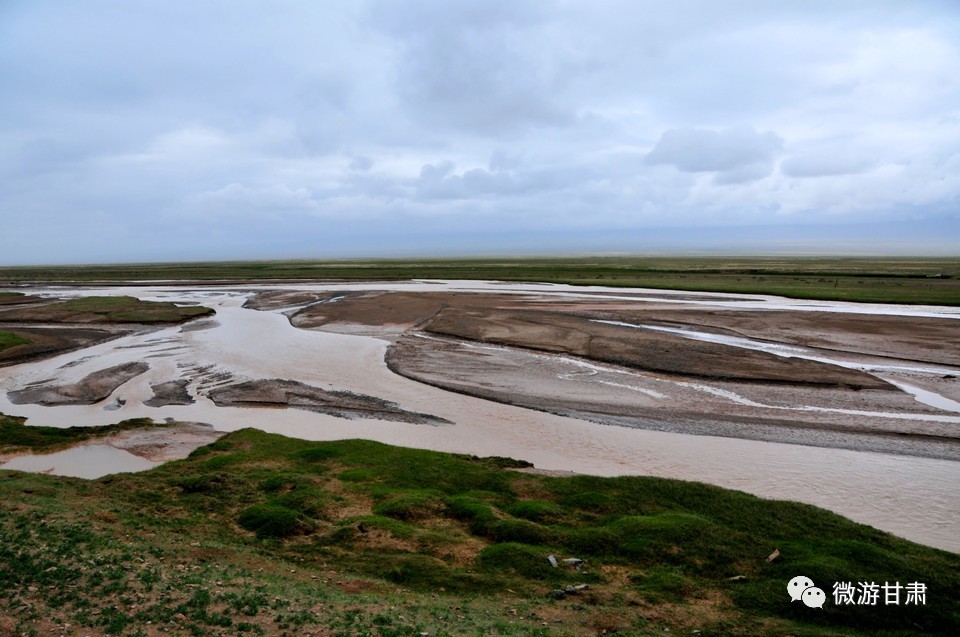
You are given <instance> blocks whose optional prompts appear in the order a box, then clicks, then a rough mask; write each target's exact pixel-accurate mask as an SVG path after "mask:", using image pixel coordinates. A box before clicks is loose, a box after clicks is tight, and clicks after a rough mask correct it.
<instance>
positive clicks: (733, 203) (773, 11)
mask: <svg viewBox="0 0 960 637" xmlns="http://www.w3.org/2000/svg"><path fill="white" fill-rule="evenodd" d="M709 252H741V253H754V254H820V253H824V254H826V253H830V254H914V255H958V254H960V2H957V1H956V0H942V1H940V0H910V1H904V0H867V1H860V0H844V1H843V2H837V1H836V0H827V1H821V0H795V1H785V2H770V1H769V0H724V1H723V2H717V1H716V0H671V1H670V2H661V1H656V2H653V1H643V0H593V1H590V2H587V1H586V0H581V1H568V0H556V1H552V0H537V1H525V0H504V1H500V0H456V1H451V0H410V1H404V2H400V1H398V0H369V1H359V0H358V1H356V2H342V1H337V2H332V1H330V2H327V1H308V0H302V1H287V0H277V1H274V2H262V1H257V2H254V1H248V0H229V1H228V0H209V1H198V2H169V0H128V1H115V0H90V1H89V2H74V1H72V0H44V1H42V2H35V1H25V0H24V1H21V0H2V1H0V264H6V265H17V264H46V263H100V262H148V261H178V260H191V261H198V260H224V259H286V258H291V259H292V258H316V259H324V258H366V257H392V256H401V257H402V256H454V255H496V254H556V253H562V254H619V253H636V254H656V253H709Z"/></svg>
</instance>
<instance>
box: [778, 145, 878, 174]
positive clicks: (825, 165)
mask: <svg viewBox="0 0 960 637" xmlns="http://www.w3.org/2000/svg"><path fill="white" fill-rule="evenodd" d="M873 163H874V160H873V159H871V158H869V157H865V156H861V155H858V154H857V153H850V152H848V151H844V150H842V149H837V148H823V149H820V150H819V151H817V152H806V153H801V154H798V155H793V156H790V157H788V158H787V159H785V160H783V162H781V163H780V172H782V173H783V174H784V175H786V176H788V177H828V176H835V175H856V174H858V173H862V172H863V171H865V170H868V169H869V168H870V167H871V166H872V165H873Z"/></svg>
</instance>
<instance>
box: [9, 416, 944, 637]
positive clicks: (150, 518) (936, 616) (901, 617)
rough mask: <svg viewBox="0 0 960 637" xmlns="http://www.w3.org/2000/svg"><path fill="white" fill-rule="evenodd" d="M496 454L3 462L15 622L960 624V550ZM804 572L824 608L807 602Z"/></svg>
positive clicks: (334, 453) (371, 448) (347, 630)
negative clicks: (45, 467) (864, 587)
mask: <svg viewBox="0 0 960 637" xmlns="http://www.w3.org/2000/svg"><path fill="white" fill-rule="evenodd" d="M21 426H22V425H21ZM213 461H217V462H214V463H213V465H211V463H212V462H213ZM496 464H497V462H495V461H493V462H487V461H485V460H484V459H477V458H470V457H467V456H457V455H450V454H442V453H436V452H429V451H420V450H414V449H404V448H398V447H391V446H387V445H383V444H379V443H375V442H368V441H358V440H348V441H338V442H330V443H317V442H304V441H299V440H293V439H290V438H285V437H282V436H278V435H271V434H265V433H263V432H260V431H256V430H243V431H238V432H234V433H231V434H228V435H227V436H225V437H224V438H222V439H221V440H219V441H217V442H216V443H214V444H213V445H208V446H207V447H204V448H202V450H198V452H195V453H194V454H192V455H191V457H189V458H187V459H185V460H182V461H177V462H172V463H168V464H165V465H162V466H160V467H157V468H155V469H153V470H151V471H148V472H144V473H138V474H119V475H114V476H109V477H108V478H104V479H101V480H96V481H82V480H76V479H67V478H55V477H51V476H44V475H30V474H24V473H16V472H0V503H2V504H0V590H2V591H7V593H5V594H3V595H0V617H4V616H6V617H16V620H15V621H16V622H19V623H18V624H16V625H14V624H11V626H13V627H14V628H16V631H15V632H16V633H18V634H19V633H28V634H29V632H30V631H31V630H35V631H36V632H37V634H40V633H46V632H50V629H51V628H53V627H55V626H58V625H61V624H62V623H71V624H72V625H74V626H75V627H77V630H78V631H79V632H78V634H80V633H82V629H87V630H89V632H91V633H97V634H99V633H106V634H116V635H130V636H133V635H137V634H141V633H140V632H138V631H142V630H144V629H145V628H146V627H147V626H148V624H147V622H150V624H149V625H151V626H165V627H168V628H169V630H170V632H172V633H176V634H190V635H193V634H195V635H214V634H217V633H218V632H223V634H230V635H235V634H264V635H283V634H286V635H290V636H291V637H292V636H293V635H300V634H305V633H307V632H313V633H318V632H319V633H323V634H333V635H336V634H342V635H362V634H370V635H374V634H378V635H418V634H420V633H422V632H427V633H429V634H431V635H444V634H447V635H454V634H499V635H535V634H550V635H595V634H599V633H602V632H603V631H607V633H610V632H617V633H618V634H624V635H662V634H664V629H665V628H669V629H670V631H671V632H672V633H675V634H676V633H682V634H690V633H691V632H693V631H700V632H701V634H718V635H722V634H739V635H744V634H749V635H783V634H794V635H823V634H832V635H846V636H854V635H876V634H884V635H887V636H901V635H902V636H906V635H912V634H916V632H917V631H919V630H922V631H923V632H924V633H925V634H939V635H954V634H958V633H960V556H958V555H955V554H951V553H946V552H943V551H937V550H935V549H931V548H927V547H922V546H919V545H916V544H912V543H910V542H906V541H903V540H899V539H897V538H895V537H893V536H890V535H888V534H886V533H882V532H880V531H877V530H875V529H871V528H869V527H866V526H862V525H858V524H854V523H852V522H850V521H849V520H846V519H844V518H842V517H840V516H837V515H834V514H831V513H828V512H825V511H822V510H819V509H816V508H814V507H810V506H806V505H801V504H797V503H790V502H775V501H769V500H763V499H760V498H756V497H753V496H749V495H746V494H743V493H739V492H736V491H729V490H724V489H720V488H716V487H710V486H707V485H703V484H697V483H688V482H681V481H675V480H664V479H656V478H642V477H629V478H597V477H590V476H575V477H570V478H556V477H548V476H539V475H533V474H526V473H518V472H514V471H511V470H507V469H500V468H497V467H496V466H495V465H496ZM214 465H215V467H219V468H211V467H212V466H214ZM774 549H778V550H779V552H780V557H779V558H778V559H776V560H774V561H772V562H768V561H767V560H766V557H767V556H768V555H770V553H771V552H773V550H774ZM550 557H553V559H554V560H555V561H556V562H557V566H554V565H553V563H552V562H551V560H550ZM565 560H570V561H565ZM798 574H803V575H805V576H807V577H810V578H811V579H813V581H814V582H816V584H817V585H819V586H820V587H821V588H823V589H824V590H825V591H826V592H827V596H828V602H827V604H825V605H824V608H823V609H819V610H814V609H810V608H807V607H806V606H803V605H801V604H799V603H791V602H790V598H789V596H788V594H787V591H786V585H787V582H788V581H789V580H790V579H792V578H793V577H794V576H796V575H798ZM838 581H840V582H842V581H852V582H870V581H875V582H878V583H883V582H885V581H899V582H902V583H904V584H905V583H907V582H914V581H916V582H923V583H925V584H926V586H927V591H928V592H927V599H926V604H925V605H910V606H906V605H903V604H901V605H898V606H894V605H887V606H885V605H883V604H882V603H881V604H879V605H876V606H863V605H850V606H837V605H835V604H834V603H833V601H832V597H831V594H832V585H833V583H834V582H838ZM578 585H579V586H580V588H576V587H577V586H578ZM584 585H587V586H586V587H584ZM567 587H570V589H569V590H571V592H570V593H569V594H567V593H564V594H561V595H557V594H556V593H554V592H553V591H555V590H557V589H559V590H564V589H566V588H567ZM0 621H2V620H0ZM544 623H546V624H547V625H546V626H544ZM3 627H4V624H2V623H0V629H2V628H3ZM918 627H920V628H918ZM547 631H549V632H547Z"/></svg>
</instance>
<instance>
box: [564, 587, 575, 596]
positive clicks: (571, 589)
mask: <svg viewBox="0 0 960 637" xmlns="http://www.w3.org/2000/svg"><path fill="white" fill-rule="evenodd" d="M563 592H564V593H566V594H567V595H576V594H577V593H578V592H579V591H577V587H576V586H573V585H569V586H566V587H564V589H563Z"/></svg>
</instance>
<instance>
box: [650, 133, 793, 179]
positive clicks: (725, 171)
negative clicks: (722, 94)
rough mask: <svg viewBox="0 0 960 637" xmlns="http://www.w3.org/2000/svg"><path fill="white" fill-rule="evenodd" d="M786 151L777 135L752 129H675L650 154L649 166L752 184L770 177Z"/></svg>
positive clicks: (665, 135) (662, 137)
mask: <svg viewBox="0 0 960 637" xmlns="http://www.w3.org/2000/svg"><path fill="white" fill-rule="evenodd" d="M782 148H783V140H782V139H780V137H778V136H777V135H776V134H775V133H772V132H766V133H758V132H757V131H756V130H754V129H753V128H750V127H736V128H729V129H725V130H720V131H714V130H703V129H696V128H685V129H672V130H668V131H666V132H664V133H663V135H662V136H661V137H660V141H658V142H657V145H656V146H654V148H653V150H651V151H650V153H649V154H647V158H646V159H647V163H648V164H669V165H673V166H675V167H676V168H677V169H678V170H681V171H683V172H690V173H701V172H712V173H716V179H717V183H740V182H743V181H753V180H756V179H761V178H763V177H766V176H767V175H769V174H770V173H771V172H772V170H773V161H774V159H775V158H776V157H777V155H778V154H779V153H780V150H781V149H782Z"/></svg>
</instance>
